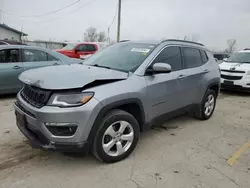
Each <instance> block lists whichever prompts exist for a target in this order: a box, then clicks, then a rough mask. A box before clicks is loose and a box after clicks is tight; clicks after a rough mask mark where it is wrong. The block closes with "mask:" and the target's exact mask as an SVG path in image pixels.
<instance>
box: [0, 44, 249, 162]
mask: <svg viewBox="0 0 250 188" xmlns="http://www.w3.org/2000/svg"><path fill="white" fill-rule="evenodd" d="M104 48H105V47H104ZM97 51H98V53H96V52H97ZM58 52H59V53H58ZM88 55H91V57H90V58H86V56H88ZM214 55H215V54H212V53H211V52H210V51H209V50H207V49H206V48H205V47H204V46H203V45H202V44H200V43H195V42H189V41H181V40H165V41H162V42H134V41H123V42H120V43H117V44H115V45H112V46H110V47H108V48H105V49H103V50H102V49H101V48H100V46H98V45H97V44H94V43H79V44H71V43H70V44H68V45H67V46H65V47H64V48H63V49H62V50H57V51H50V50H46V49H41V48H36V47H31V46H25V45H3V46H0V87H1V88H0V89H1V90H0V93H1V92H2V93H4V92H5V93H6V92H7V93H9V92H17V91H18V90H20V89H21V88H22V89H21V91H20V92H19V93H18V95H17V100H16V102H15V104H14V106H15V114H16V122H17V126H18V128H19V129H20V131H21V132H22V133H23V134H24V135H25V136H26V137H27V138H28V140H29V141H30V143H31V144H32V145H33V146H34V147H38V148H43V149H48V150H56V151H62V152H84V153H86V152H89V151H92V153H93V154H94V155H95V156H96V157H97V158H98V159H99V160H101V161H104V162H117V161H120V160H122V159H124V158H126V157H127V156H129V155H130V153H132V152H133V150H134V149H135V147H136V145H137V142H138V140H139V135H140V132H142V131H144V130H146V129H148V128H150V127H151V126H152V125H153V124H154V123H159V122H161V121H165V120H166V119H169V118H172V117H175V116H176V115H178V114H182V113H187V112H188V113H189V114H193V115H194V116H195V117H196V118H198V119H202V120H207V119H209V118H210V117H211V116H212V114H213V112H214V109H215V106H216V99H217V96H218V93H219V91H220V88H223V89H242V90H243V89H244V90H245V89H246V90H248V89H249V88H250V81H249V80H250V50H248V49H245V50H243V51H239V52H237V53H235V54H233V55H231V56H230V57H228V59H225V58H224V62H222V63H221V64H218V63H217V62H216V60H215V58H214ZM67 56H68V57H67ZM79 58H84V59H85V60H84V61H83V60H81V59H79ZM58 65H60V66H58ZM41 67H43V68H41ZM34 68H36V69H34ZM30 69H32V70H30ZM24 71H25V72H24ZM249 91H250V90H249ZM184 93H185V97H183V94H184Z"/></svg>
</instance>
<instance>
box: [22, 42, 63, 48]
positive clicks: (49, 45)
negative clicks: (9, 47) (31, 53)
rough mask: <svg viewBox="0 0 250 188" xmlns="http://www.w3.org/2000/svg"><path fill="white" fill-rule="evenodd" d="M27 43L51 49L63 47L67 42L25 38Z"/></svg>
mask: <svg viewBox="0 0 250 188" xmlns="http://www.w3.org/2000/svg"><path fill="white" fill-rule="evenodd" d="M23 42H24V43H25V44H27V45H30V46H37V47H41V48H47V49H50V50H55V49H61V48H63V47H64V46H65V45H66V44H65V43H64V42H56V41H50V40H49V41H45V40H32V41H31V40H27V41H26V40H25V41H23Z"/></svg>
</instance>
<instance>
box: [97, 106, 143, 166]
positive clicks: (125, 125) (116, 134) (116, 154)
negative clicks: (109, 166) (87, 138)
mask: <svg viewBox="0 0 250 188" xmlns="http://www.w3.org/2000/svg"><path fill="white" fill-rule="evenodd" d="M139 134H140V128H139V124H138V122H137V120H136V119H135V117H134V116H132V115H131V114H129V113H127V112H125V111H123V110H112V111H111V112H109V113H108V114H107V115H106V116H104V118H103V119H102V122H101V124H100V128H99V129H98V131H97V133H96V136H95V139H94V142H93V146H92V153H93V155H94V156H95V157H96V158H97V159H99V160H100V161H103V162H106V163H114V162H117V161H120V160H123V159H124V158H126V157H128V156H129V155H130V154H131V153H132V152H133V150H134V149H135V147H136V145H137V142H138V139H139Z"/></svg>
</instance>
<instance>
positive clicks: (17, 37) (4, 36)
mask: <svg viewBox="0 0 250 188" xmlns="http://www.w3.org/2000/svg"><path fill="white" fill-rule="evenodd" d="M26 36H28V34H26V33H23V32H22V31H18V30H16V29H14V28H11V27H9V26H7V25H5V24H0V40H11V41H17V42H22V37H26Z"/></svg>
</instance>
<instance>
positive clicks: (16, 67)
mask: <svg viewBox="0 0 250 188" xmlns="http://www.w3.org/2000/svg"><path fill="white" fill-rule="evenodd" d="M12 69H21V67H20V66H18V65H15V66H14V67H12Z"/></svg>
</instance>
